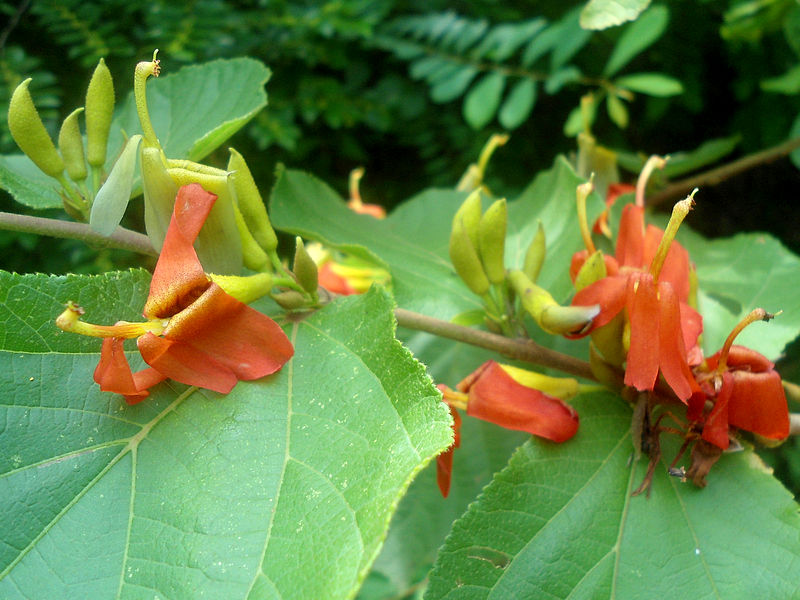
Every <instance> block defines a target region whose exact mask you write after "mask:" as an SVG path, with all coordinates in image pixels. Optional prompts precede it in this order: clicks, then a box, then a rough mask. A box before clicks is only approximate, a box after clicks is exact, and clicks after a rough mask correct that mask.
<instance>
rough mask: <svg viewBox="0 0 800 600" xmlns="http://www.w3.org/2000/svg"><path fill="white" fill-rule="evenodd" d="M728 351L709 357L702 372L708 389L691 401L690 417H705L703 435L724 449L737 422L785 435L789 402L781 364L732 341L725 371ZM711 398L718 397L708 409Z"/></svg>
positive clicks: (770, 434)
mask: <svg viewBox="0 0 800 600" xmlns="http://www.w3.org/2000/svg"><path fill="white" fill-rule="evenodd" d="M724 351H725V349H724V348H723V350H720V351H719V352H717V353H716V354H714V355H713V356H711V357H709V358H708V360H707V361H706V364H705V368H704V369H703V372H702V373H701V374H700V375H699V376H698V379H699V380H700V381H701V382H702V386H701V387H702V393H700V394H695V395H694V396H692V399H691V400H690V401H689V408H688V410H687V417H688V418H689V420H691V421H695V422H701V423H703V433H702V438H703V439H704V440H706V441H707V442H710V443H712V444H714V445H716V446H718V447H719V448H722V449H723V450H724V449H725V448H727V447H728V444H729V437H728V431H729V429H730V428H731V427H736V428H738V429H744V430H745V431H751V432H753V433H756V434H758V435H761V436H763V437H765V438H769V439H773V440H782V439H785V438H786V437H787V436H788V435H789V408H788V406H787V404H786V395H785V393H784V391H783V385H782V383H781V376H780V375H779V374H778V372H777V371H775V365H774V364H773V363H772V362H770V361H769V360H768V359H767V357H765V356H764V355H763V354H760V353H758V352H756V351H755V350H751V349H750V348H746V347H744V346H731V347H730V349H729V352H728V353H727V360H726V361H725V363H724V364H722V370H721V371H720V369H719V367H720V363H721V360H720V357H721V356H722V355H723V352H724ZM707 400H711V401H712V402H713V407H712V408H711V409H710V410H708V411H706V410H705V405H706V401H707Z"/></svg>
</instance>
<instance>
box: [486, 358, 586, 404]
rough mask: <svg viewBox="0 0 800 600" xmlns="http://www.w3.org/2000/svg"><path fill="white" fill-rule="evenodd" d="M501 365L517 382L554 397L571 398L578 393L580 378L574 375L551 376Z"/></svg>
mask: <svg viewBox="0 0 800 600" xmlns="http://www.w3.org/2000/svg"><path fill="white" fill-rule="evenodd" d="M500 366H501V367H502V369H503V370H504V371H505V372H506V373H508V374H509V375H510V376H511V378H512V379H513V380H514V381H516V382H517V383H519V384H521V385H524V386H525V387H529V388H533V389H535V390H539V391H540V392H544V393H545V394H547V395H548V396H552V397H553V398H559V399H560V400H569V399H570V398H573V397H575V396H576V395H577V394H578V391H579V386H578V380H577V379H573V378H572V377H550V376H549V375H543V374H541V373H537V372H535V371H528V370H527V369H520V368H518V367H513V366H511V365H503V364H501V365H500Z"/></svg>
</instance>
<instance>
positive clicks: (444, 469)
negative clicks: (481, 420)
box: [436, 406, 461, 498]
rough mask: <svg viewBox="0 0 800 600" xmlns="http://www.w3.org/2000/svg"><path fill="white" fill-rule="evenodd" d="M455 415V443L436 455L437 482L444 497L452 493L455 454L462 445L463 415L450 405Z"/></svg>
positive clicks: (451, 411) (452, 413) (451, 412)
mask: <svg viewBox="0 0 800 600" xmlns="http://www.w3.org/2000/svg"><path fill="white" fill-rule="evenodd" d="M448 408H449V409H450V414H451V415H452V416H453V432H454V438H453V444H452V445H451V446H450V447H449V448H448V449H447V450H445V451H444V452H442V453H441V454H440V455H439V456H437V457H436V484H437V485H438V486H439V491H440V492H441V493H442V497H443V498H447V495H448V494H449V493H450V481H451V480H452V478H453V454H454V453H455V450H456V448H458V447H459V446H461V415H459V414H458V411H457V410H456V409H455V408H453V407H452V406H448Z"/></svg>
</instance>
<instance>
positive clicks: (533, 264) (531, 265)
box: [522, 221, 547, 283]
mask: <svg viewBox="0 0 800 600" xmlns="http://www.w3.org/2000/svg"><path fill="white" fill-rule="evenodd" d="M546 256H547V242H546V240H545V235H544V227H542V222H541V221H539V222H538V227H537V229H536V235H534V236H533V239H532V240H531V243H530V246H528V250H527V252H525V261H524V262H523V263H522V272H523V273H525V275H527V276H528V279H530V280H531V281H532V282H533V283H536V280H537V279H539V273H540V272H541V270H542V265H543V264H544V259H545V257H546Z"/></svg>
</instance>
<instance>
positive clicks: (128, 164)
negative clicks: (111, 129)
mask: <svg viewBox="0 0 800 600" xmlns="http://www.w3.org/2000/svg"><path fill="white" fill-rule="evenodd" d="M141 141H142V136H141V135H134V136H131V138H130V139H129V140H128V141H127V143H126V144H125V148H123V150H122V152H121V153H120V155H119V158H117V162H115V163H114V167H113V168H112V169H111V173H109V174H108V179H106V182H105V183H104V184H103V187H101V188H100V189H99V190H98V191H97V196H95V198H94V202H93V203H92V213H91V216H90V217H89V226H90V227H91V228H92V229H94V230H95V231H97V232H98V233H101V234H102V235H111V234H112V233H114V230H115V229H116V228H117V225H119V222H120V221H121V220H122V216H123V215H124V214H125V209H126V208H127V207H128V202H129V201H130V199H131V190H132V189H133V175H134V171H135V169H136V155H137V154H138V150H139V142H141Z"/></svg>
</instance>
